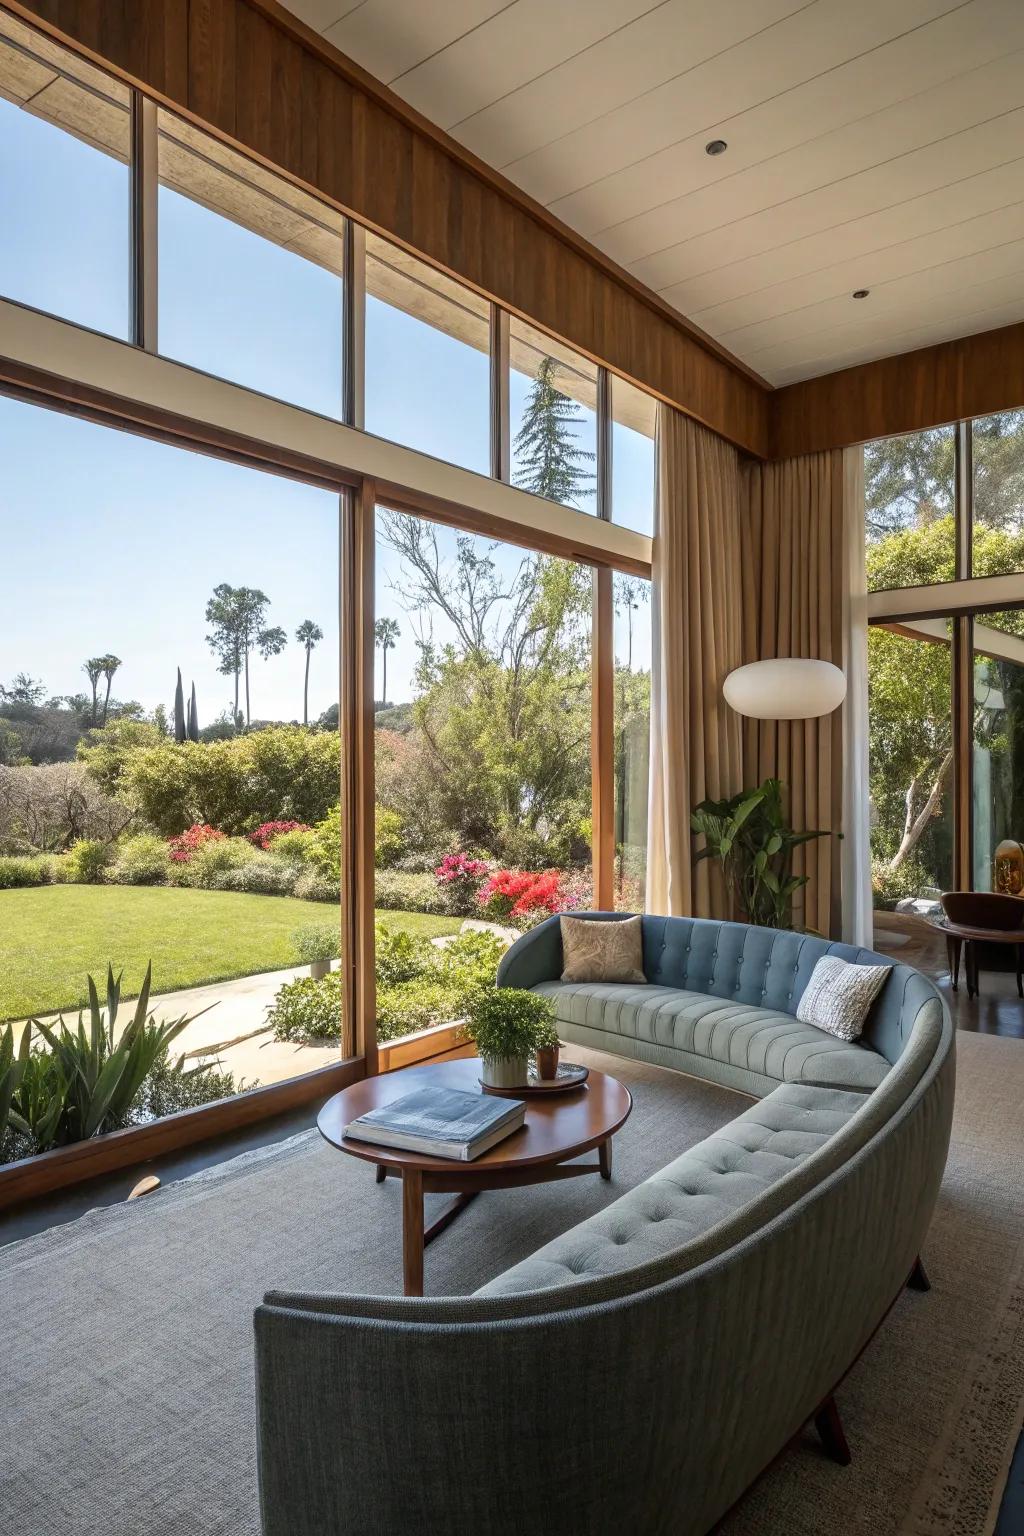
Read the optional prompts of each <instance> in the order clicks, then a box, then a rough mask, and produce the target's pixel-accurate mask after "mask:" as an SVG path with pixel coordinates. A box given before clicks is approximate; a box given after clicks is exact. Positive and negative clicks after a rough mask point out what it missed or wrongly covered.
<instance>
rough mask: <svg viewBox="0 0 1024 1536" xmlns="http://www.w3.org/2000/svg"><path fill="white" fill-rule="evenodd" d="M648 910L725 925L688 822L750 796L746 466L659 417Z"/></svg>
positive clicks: (715, 886) (713, 876)
mask: <svg viewBox="0 0 1024 1536" xmlns="http://www.w3.org/2000/svg"><path fill="white" fill-rule="evenodd" d="M657 451H658V521H657V526H656V528H655V541H654V593H653V598H652V610H653V611H652V621H653V652H652V668H651V784H650V813H649V818H648V852H647V909H648V911H650V912H664V913H669V914H673V915H675V914H696V915H697V916H712V915H722V913H723V911H724V891H723V890H722V886H721V880H720V878H719V876H718V872H717V870H716V869H714V868H713V867H712V866H711V864H710V863H709V862H708V861H706V860H702V861H701V862H700V863H699V864H697V865H695V864H694V863H693V858H692V846H693V845H692V840H691V836H690V811H691V809H692V807H693V806H694V805H696V804H697V802H698V801H699V800H703V799H704V798H705V797H707V796H713V797H719V796H725V795H731V794H735V793H736V791H737V790H739V789H740V788H742V769H741V737H740V719H739V716H738V715H736V714H734V713H733V711H732V710H731V709H730V708H729V707H728V705H727V704H726V703H725V701H724V699H723V698H722V683H723V682H724V680H725V677H726V676H727V674H728V673H729V672H730V671H732V669H733V668H734V667H736V666H739V664H740V662H741V660H742V648H743V636H742V623H741V609H740V602H741V587H742V576H741V563H742V554H743V545H744V540H743V538H742V536H741V526H740V502H739V495H740V474H739V455H738V454H737V452H736V450H735V448H733V447H731V446H730V445H729V444H728V443H726V442H725V441H724V440H723V439H722V438H720V437H716V436H715V434H714V433H713V432H709V431H708V430H707V429H706V428H705V427H701V426H699V425H698V424H697V423H696V422H693V421H691V420H690V419H689V418H688V417H686V416H683V415H681V414H680V413H679V412H678V411H675V410H673V409H672V408H671V407H670V406H666V405H661V406H659V408H658V450H657Z"/></svg>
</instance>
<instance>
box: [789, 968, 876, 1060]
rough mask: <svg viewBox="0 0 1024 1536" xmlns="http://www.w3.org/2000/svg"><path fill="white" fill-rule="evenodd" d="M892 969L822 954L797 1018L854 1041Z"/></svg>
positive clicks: (801, 1000) (800, 1003)
mask: <svg viewBox="0 0 1024 1536" xmlns="http://www.w3.org/2000/svg"><path fill="white" fill-rule="evenodd" d="M891 970H892V966H891V965H853V964H851V962H850V961H849V960H840V958H839V956H838V955H822V957H821V959H820V960H819V961H818V963H817V965H816V966H815V967H814V970H813V971H812V972H811V979H810V981H809V982H808V983H807V990H806V991H805V992H804V995H803V997H802V998H801V999H800V1002H799V1003H798V1005H797V1010H796V1016H797V1018H798V1019H802V1020H803V1022H804V1023H805V1024H814V1025H816V1026H817V1028H818V1029H824V1030H825V1031H826V1032H827V1033H828V1034H830V1035H836V1036H838V1038H839V1039H840V1040H856V1038H857V1036H858V1035H859V1034H860V1032H861V1030H862V1029H863V1028H864V1021H865V1020H866V1018H867V1016H868V1010H869V1009H870V1007H871V1004H872V1003H873V1002H874V1000H875V998H876V997H877V996H878V994H879V992H880V991H881V990H882V987H883V986H884V984H885V978H886V977H887V976H888V974H889V972H890V971H891Z"/></svg>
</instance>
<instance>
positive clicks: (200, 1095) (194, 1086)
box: [131, 1051, 259, 1125]
mask: <svg viewBox="0 0 1024 1536" xmlns="http://www.w3.org/2000/svg"><path fill="white" fill-rule="evenodd" d="M258 1087H259V1082H258V1081H254V1082H251V1083H249V1082H246V1081H245V1080H244V1079H242V1080H241V1081H239V1082H237V1083H236V1081H235V1075H234V1073H233V1072H224V1071H222V1070H221V1069H220V1063H219V1062H210V1063H205V1064H203V1065H202V1066H199V1067H196V1066H185V1065H182V1066H180V1067H179V1065H178V1064H177V1063H175V1062H172V1061H171V1058H170V1054H169V1053H168V1052H167V1051H165V1052H164V1054H163V1056H161V1057H159V1058H158V1060H157V1061H156V1062H155V1063H154V1065H153V1066H152V1068H151V1069H150V1071H149V1073H148V1074H147V1076H146V1078H145V1079H144V1080H143V1084H142V1087H141V1089H140V1090H139V1095H138V1098H137V1099H136V1101H135V1103H134V1104H133V1106H132V1114H131V1123H132V1124H133V1125H141V1124H143V1123H144V1122H145V1121H147V1120H160V1119H162V1118H163V1116H164V1115H173V1114H176V1113H177V1111H178V1110H180V1109H198V1108H199V1106H200V1105H201V1104H215V1103H216V1102H217V1100H218V1099H230V1098H233V1097H234V1095H235V1094H236V1093H245V1092H246V1091H247V1090H248V1089H250V1088H258Z"/></svg>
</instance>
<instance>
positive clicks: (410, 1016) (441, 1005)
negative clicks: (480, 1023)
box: [267, 923, 505, 1041]
mask: <svg viewBox="0 0 1024 1536" xmlns="http://www.w3.org/2000/svg"><path fill="white" fill-rule="evenodd" d="M376 938H377V963H376V976H377V1035H378V1038H379V1039H380V1040H395V1039H398V1037H399V1036H401V1035H408V1034H411V1033H412V1032H413V1031H414V1030H418V1029H426V1028H428V1027H429V1026H430V1025H432V1024H447V1023H450V1022H452V1021H453V1020H455V1019H458V1018H461V1017H463V1015H464V1014H466V1012H467V1011H468V1009H469V1007H470V1005H471V1003H472V1000H473V998H474V997H476V996H478V994H479V993H480V992H481V991H482V990H485V989H487V988H489V987H492V986H493V985H494V978H495V975H496V973H497V969H498V961H499V960H500V959H501V956H502V954H503V953H504V950H505V945H504V944H503V943H502V942H501V940H500V939H498V938H496V937H495V935H494V934H490V933H479V932H476V933H473V932H471V933H463V934H459V936H458V937H457V938H454V939H451V940H450V941H449V942H448V943H446V944H431V943H430V941H429V940H428V939H424V938H422V937H421V936H419V935H417V934H409V933H405V932H402V931H401V930H397V931H395V930H389V929H387V928H385V927H384V925H383V924H381V923H378V924H377V934H376ZM267 1018H268V1020H269V1022H270V1023H271V1024H272V1026H273V1029H274V1035H275V1038H276V1039H278V1040H295V1041H303V1040H316V1041H324V1040H339V1039H340V1038H341V973H340V972H339V971H332V972H331V973H330V975H328V976H325V977H324V978H323V979H322V980H319V981H314V979H313V978H312V977H311V976H300V977H299V978H298V979H297V980H296V981H289V982H286V983H285V985H284V986H283V987H280V988H279V989H278V992H277V995H276V997H275V998H274V1002H273V1005H272V1007H271V1008H270V1010H269V1011H268V1014H267Z"/></svg>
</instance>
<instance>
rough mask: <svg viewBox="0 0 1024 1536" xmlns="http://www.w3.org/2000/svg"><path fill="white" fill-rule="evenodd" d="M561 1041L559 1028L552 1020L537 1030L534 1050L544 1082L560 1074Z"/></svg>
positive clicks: (540, 1075)
mask: <svg viewBox="0 0 1024 1536" xmlns="http://www.w3.org/2000/svg"><path fill="white" fill-rule="evenodd" d="M560 1048H561V1041H560V1040H559V1038H558V1029H557V1028H556V1026H555V1023H554V1021H553V1020H552V1021H551V1022H550V1023H549V1024H544V1025H542V1026H541V1028H540V1029H539V1030H538V1032H537V1043H536V1045H535V1046H534V1050H535V1052H536V1055H537V1076H538V1077H539V1078H541V1079H542V1080H543V1081H544V1082H546V1083H547V1082H551V1081H552V1080H553V1079H554V1078H556V1077H557V1076H558V1052H559V1050H560Z"/></svg>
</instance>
